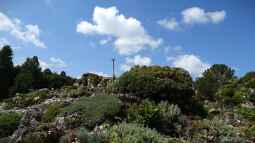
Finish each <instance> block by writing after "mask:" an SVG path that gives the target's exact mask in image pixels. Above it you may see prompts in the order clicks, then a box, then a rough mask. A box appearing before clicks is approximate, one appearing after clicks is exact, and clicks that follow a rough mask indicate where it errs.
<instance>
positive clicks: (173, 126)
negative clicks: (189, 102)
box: [150, 102, 185, 136]
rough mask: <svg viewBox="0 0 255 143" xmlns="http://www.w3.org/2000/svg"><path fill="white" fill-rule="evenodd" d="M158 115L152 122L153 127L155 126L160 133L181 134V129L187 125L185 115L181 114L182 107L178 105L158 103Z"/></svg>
mask: <svg viewBox="0 0 255 143" xmlns="http://www.w3.org/2000/svg"><path fill="white" fill-rule="evenodd" d="M158 109H159V112H158V115H157V118H155V119H154V120H153V121H152V123H151V125H150V126H151V127H152V128H155V129H156V130H157V131H159V132H160V133H163V134H166V135H170V136H179V135H180V134H181V129H182V128H183V126H184V125H185V120H184V116H182V115H181V109H180V108H179V107H178V106H177V105H173V104H171V105H170V104H168V103H167V102H161V103H160V104H159V105H158Z"/></svg>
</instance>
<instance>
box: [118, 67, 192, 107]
mask: <svg viewBox="0 0 255 143" xmlns="http://www.w3.org/2000/svg"><path fill="white" fill-rule="evenodd" d="M115 90H116V92H118V93H124V94H125V93H127V94H129V95H133V96H137V97H139V98H141V99H145V98H150V99H152V100H154V101H157V102H158V101H161V100H168V101H170V102H171V103H174V104H178V105H179V106H180V107H184V106H186V105H188V104H187V103H189V102H190V100H191V98H192V95H193V94H194V90H193V82H192V78H191V77H190V75H189V74H188V72H186V71H185V70H183V69H180V68H170V67H159V66H150V67H138V66H137V67H134V68H132V69H131V70H130V71H129V72H126V73H124V74H123V75H122V76H121V77H120V78H119V79H118V80H117V82H116V83H115Z"/></svg>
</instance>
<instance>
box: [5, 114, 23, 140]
mask: <svg viewBox="0 0 255 143" xmlns="http://www.w3.org/2000/svg"><path fill="white" fill-rule="evenodd" d="M20 119H21V115H20V114H18V113H15V112H10V113H0V138H2V137H7V136H10V135H11V134H12V133H13V132H14V131H15V130H16V129H17V127H18V125H19V121H20Z"/></svg>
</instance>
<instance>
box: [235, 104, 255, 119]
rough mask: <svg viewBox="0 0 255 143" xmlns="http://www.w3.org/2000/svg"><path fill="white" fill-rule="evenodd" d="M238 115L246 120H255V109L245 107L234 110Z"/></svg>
mask: <svg viewBox="0 0 255 143" xmlns="http://www.w3.org/2000/svg"><path fill="white" fill-rule="evenodd" d="M236 112H237V113H238V114H241V115H243V116H244V117H245V118H246V119H249V120H251V121H254V120H255V109H254V108H247V107H239V108H237V109H236Z"/></svg>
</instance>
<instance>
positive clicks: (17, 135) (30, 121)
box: [11, 108, 42, 143]
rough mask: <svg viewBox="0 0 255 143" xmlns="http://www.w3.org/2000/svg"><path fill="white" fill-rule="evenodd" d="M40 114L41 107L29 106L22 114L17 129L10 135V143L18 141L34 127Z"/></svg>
mask: <svg viewBox="0 0 255 143" xmlns="http://www.w3.org/2000/svg"><path fill="white" fill-rule="evenodd" d="M41 115H42V109H40V108H30V109H28V110H27V111H26V112H25V114H24V115H23V117H22V119H21V121H20V124H19V127H18V129H17V130H16V131H15V132H14V133H13V135H12V136H11V142H12V143H18V142H20V141H22V139H23V137H24V135H25V134H26V133H27V132H28V131H30V130H33V129H35V128H36V127H37V126H38V124H39V122H38V121H37V119H38V118H40V117H41Z"/></svg>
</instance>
